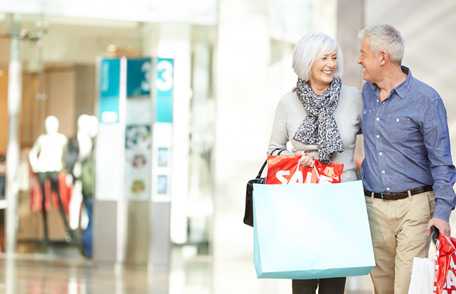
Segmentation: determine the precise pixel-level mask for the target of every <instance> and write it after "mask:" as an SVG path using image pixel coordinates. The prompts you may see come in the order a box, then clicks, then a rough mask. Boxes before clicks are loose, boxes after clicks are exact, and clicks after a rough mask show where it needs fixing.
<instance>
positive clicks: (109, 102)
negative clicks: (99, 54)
mask: <svg viewBox="0 0 456 294" xmlns="http://www.w3.org/2000/svg"><path fill="white" fill-rule="evenodd" d="M98 86H99V103H98V117H99V119H100V121H101V122H102V123H116V122H118V120H119V94H120V59H119V58H106V59H102V60H101V62H100V72H99V85H98Z"/></svg>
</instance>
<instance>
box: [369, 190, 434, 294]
mask: <svg viewBox="0 0 456 294" xmlns="http://www.w3.org/2000/svg"><path fill="white" fill-rule="evenodd" d="M366 204H367V211H368V214H369V223H370V227H371V234H372V241H373V245H374V254H375V264H376V266H375V268H374V270H373V271H372V272H371V278H372V282H373V284H374V289H375V293H376V294H393V293H394V294H407V293H408V288H409V284H410V274H411V271H412V262H413V257H415V256H418V257H426V256H427V254H428V249H429V242H430V238H429V236H428V235H427V234H426V230H427V226H428V222H429V220H430V219H431V216H432V214H433V213H434V206H435V196H434V192H425V193H421V194H417V195H413V196H411V197H408V198H405V199H399V200H382V199H377V198H371V197H366Z"/></svg>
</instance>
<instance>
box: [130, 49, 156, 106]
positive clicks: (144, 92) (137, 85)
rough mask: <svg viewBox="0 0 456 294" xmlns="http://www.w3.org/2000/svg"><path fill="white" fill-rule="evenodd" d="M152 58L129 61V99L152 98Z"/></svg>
mask: <svg viewBox="0 0 456 294" xmlns="http://www.w3.org/2000/svg"><path fill="white" fill-rule="evenodd" d="M151 66H152V58H150V57H145V58H131V59H128V60H127V97H128V98H131V97H148V96H150V82H151V78H150V72H151Z"/></svg>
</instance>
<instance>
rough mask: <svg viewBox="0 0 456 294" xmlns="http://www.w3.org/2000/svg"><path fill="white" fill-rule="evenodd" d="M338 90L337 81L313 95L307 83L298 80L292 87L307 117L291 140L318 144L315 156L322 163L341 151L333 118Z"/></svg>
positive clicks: (340, 143) (342, 149)
mask: <svg viewBox="0 0 456 294" xmlns="http://www.w3.org/2000/svg"><path fill="white" fill-rule="evenodd" d="M341 88H342V82H341V80H340V79H337V78H336V79H334V80H333V81H332V82H331V84H330V85H329V88H328V89H327V90H326V91H325V92H324V93H323V94H322V95H317V94H315V92H314V91H313V90H312V88H311V87H310V86H309V84H308V83H306V82H305V81H303V80H301V79H298V82H297V86H296V94H297V96H298V99H299V101H301V103H302V104H303V105H304V108H305V110H306V112H307V117H306V118H305V119H304V121H303V122H302V124H301V125H300V126H299V128H298V130H297V131H296V134H295V135H294V137H293V138H294V139H295V140H296V141H298V142H301V143H303V144H307V145H319V150H318V152H319V157H320V161H323V162H329V161H330V160H331V158H332V156H333V155H334V153H335V152H342V151H344V145H343V142H342V138H341V136H340V133H339V130H338V128H337V123H336V119H335V117H334V112H335V110H336V109H337V105H338V104H339V96H340V91H341Z"/></svg>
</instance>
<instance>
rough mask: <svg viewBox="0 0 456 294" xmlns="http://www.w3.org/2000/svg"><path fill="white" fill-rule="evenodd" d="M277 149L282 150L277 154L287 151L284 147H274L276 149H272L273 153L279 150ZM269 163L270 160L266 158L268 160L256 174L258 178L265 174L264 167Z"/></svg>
mask: <svg viewBox="0 0 456 294" xmlns="http://www.w3.org/2000/svg"><path fill="white" fill-rule="evenodd" d="M277 150H280V151H279V153H277V155H280V153H282V152H283V151H285V149H282V148H274V149H273V150H272V151H271V154H272V153H274V151H277ZM267 164H268V160H267V159H266V160H265V161H264V162H263V165H262V166H261V168H260V171H259V172H258V174H257V176H256V178H257V179H259V178H261V175H262V174H263V171H264V168H265V167H266V165H267Z"/></svg>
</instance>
